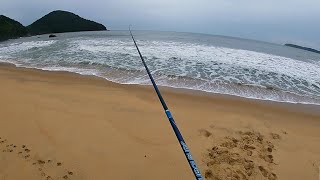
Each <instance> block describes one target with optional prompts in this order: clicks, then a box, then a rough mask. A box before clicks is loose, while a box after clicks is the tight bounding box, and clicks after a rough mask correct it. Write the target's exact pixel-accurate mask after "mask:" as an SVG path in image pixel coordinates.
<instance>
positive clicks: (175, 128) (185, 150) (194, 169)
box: [129, 26, 204, 180]
mask: <svg viewBox="0 0 320 180" xmlns="http://www.w3.org/2000/svg"><path fill="white" fill-rule="evenodd" d="M130 27H131V26H129V31H130V35H131V37H132V40H133V42H134V45H135V46H136V48H137V51H138V53H139V56H140V58H141V60H142V63H143V65H144V67H145V69H146V71H147V73H148V76H149V78H150V80H151V83H152V85H153V88H154V90H155V91H156V93H157V95H158V98H159V100H160V102H161V104H162V107H163V109H164V111H165V113H166V115H167V117H168V119H169V122H170V124H171V127H172V129H173V131H174V133H175V134H176V137H177V139H178V141H179V143H180V146H181V148H182V151H183V153H184V155H185V157H186V158H187V160H188V163H189V165H190V167H191V170H192V172H193V174H194V176H195V178H196V179H197V180H204V179H203V178H202V175H201V173H200V170H199V168H198V167H197V165H196V162H195V161H194V160H193V158H192V155H191V152H190V150H189V148H188V146H187V144H186V143H185V141H184V139H183V137H182V135H181V133H180V131H179V129H178V126H177V125H176V123H175V121H174V119H173V116H172V114H171V112H170V110H169V108H168V106H167V104H166V102H165V101H164V99H163V97H162V95H161V93H160V90H159V88H158V86H157V84H156V82H155V81H154V79H153V77H152V75H151V73H150V70H149V68H148V66H147V64H146V62H145V61H144V58H143V57H142V54H141V52H140V50H139V48H138V45H137V43H136V40H135V39H134V37H133V35H132V32H131V28H130Z"/></svg>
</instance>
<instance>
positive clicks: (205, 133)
mask: <svg viewBox="0 0 320 180" xmlns="http://www.w3.org/2000/svg"><path fill="white" fill-rule="evenodd" d="M199 133H200V135H201V136H204V137H210V136H211V135H212V133H211V132H209V131H208V130H206V129H200V130H199Z"/></svg>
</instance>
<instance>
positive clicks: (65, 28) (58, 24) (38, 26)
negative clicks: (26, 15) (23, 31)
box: [27, 10, 107, 35]
mask: <svg viewBox="0 0 320 180" xmlns="http://www.w3.org/2000/svg"><path fill="white" fill-rule="evenodd" d="M27 28H28V30H29V32H30V33H31V34H32V35H38V34H48V33H62V32H78V31H103V30H107V29H106V27H105V26H104V25H102V24H99V23H96V22H94V21H90V20H86V19H83V18H81V17H80V16H78V15H76V14H73V13H71V12H67V11H60V10H59V11H53V12H51V13H49V14H47V15H45V16H43V17H42V18H40V19H38V20H37V21H35V22H34V23H32V24H31V25H29V26H27Z"/></svg>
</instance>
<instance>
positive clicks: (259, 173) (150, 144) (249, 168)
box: [0, 63, 320, 180]
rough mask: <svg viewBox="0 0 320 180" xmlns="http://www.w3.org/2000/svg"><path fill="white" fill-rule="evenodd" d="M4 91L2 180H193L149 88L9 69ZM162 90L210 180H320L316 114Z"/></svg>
mask: <svg viewBox="0 0 320 180" xmlns="http://www.w3.org/2000/svg"><path fill="white" fill-rule="evenodd" d="M0 84H1V88H0V98H1V101H0V124H1V126H0V137H1V139H0V159H1V161H0V169H2V171H0V179H1V178H4V177H7V178H10V179H13V180H16V179H17V180H18V179H21V178H23V179H34V180H40V179H43V178H44V177H46V178H48V176H50V178H53V179H59V178H63V177H65V176H66V177H68V178H70V179H79V180H82V179H83V180H84V179H97V180H100V179H101V180H103V179H142V180H144V179H159V180H160V179H190V180H191V179H193V175H192V173H191V172H190V167H189V166H188V165H187V162H186V160H185V157H184V156H183V153H182V152H181V149H180V147H179V144H178V142H177V140H176V138H175V136H174V134H173V132H172V130H171V127H170V124H169V123H168V121H167V119H166V117H165V114H164V112H163V110H162V108H161V104H160V103H159V100H158V99H157V96H156V94H155V92H154V90H153V88H152V87H151V86H145V85H123V84H117V83H113V82H110V81H107V80H105V79H104V78H99V77H97V76H93V75H92V76H90V75H80V74H77V73H72V72H64V71H60V72H58V71H45V70H38V69H32V68H23V67H16V66H15V65H13V64H3V63H0ZM160 89H161V92H162V94H163V96H164V99H165V100H166V102H167V103H168V106H169V107H170V109H171V111H172V113H173V116H174V117H175V120H176V123H177V125H178V126H179V129H180V130H181V132H182V134H183V136H184V138H185V140H186V143H187V144H188V146H189V148H190V150H191V152H192V154H193V158H194V159H195V161H196V162H197V165H198V166H199V168H200V170H201V172H202V175H203V176H206V177H207V179H213V178H214V177H215V178H221V179H226V178H227V177H232V176H233V177H234V176H239V177H243V176H246V177H247V178H249V179H267V178H269V179H270V178H274V179H275V177H276V179H315V178H316V177H318V166H320V144H319V143H318V142H319V141H320V134H319V131H320V113H319V112H320V111H319V107H318V106H313V105H310V106H309V105H301V104H289V103H277V102H272V101H263V100H253V99H247V98H241V97H236V96H229V95H219V94H217V95H216V94H212V93H206V92H201V91H191V90H185V89H180V90H179V89H174V88H166V87H160ZM2 141H3V142H2ZM20 152H21V153H20ZM213 156H214V157H217V159H214V158H212V157H213ZM248 163H249V164H248ZM17 169H18V170H19V173H16V172H17ZM40 169H41V170H40Z"/></svg>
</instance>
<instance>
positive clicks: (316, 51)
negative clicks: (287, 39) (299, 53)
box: [285, 44, 320, 54]
mask: <svg viewBox="0 0 320 180" xmlns="http://www.w3.org/2000/svg"><path fill="white" fill-rule="evenodd" d="M285 46H289V47H293V48H298V49H302V50H306V51H310V52H314V53H318V54H320V51H318V50H316V49H312V48H308V47H303V46H298V45H295V44H285Z"/></svg>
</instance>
